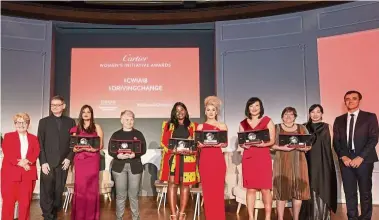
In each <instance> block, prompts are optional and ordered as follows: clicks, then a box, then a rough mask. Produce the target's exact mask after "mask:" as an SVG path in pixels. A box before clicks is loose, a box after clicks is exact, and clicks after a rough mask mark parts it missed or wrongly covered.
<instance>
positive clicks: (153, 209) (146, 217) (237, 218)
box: [30, 197, 379, 220]
mask: <svg viewBox="0 0 379 220" xmlns="http://www.w3.org/2000/svg"><path fill="white" fill-rule="evenodd" d="M190 200H191V199H190ZM155 201H156V200H155V197H140V217H141V220H169V216H170V212H169V209H168V207H167V205H166V209H163V206H162V207H161V209H160V211H159V212H158V211H157V203H156V202H155ZM194 204H195V202H194V200H193V201H190V202H189V204H188V207H187V220H192V219H193V213H194ZM225 204H226V205H225V210H226V219H227V220H245V219H246V220H248V216H247V210H246V207H245V206H242V207H241V210H240V213H239V215H236V210H237V203H235V201H234V200H226V201H225ZM100 206H101V217H100V219H104V220H105V219H106V220H114V219H116V215H115V202H114V200H112V202H109V201H104V200H103V199H101V204H100ZM129 210H130V209H129V203H128V202H127V204H126V212H125V216H124V219H125V220H126V219H128V220H129V219H131V215H130V211H129ZM30 211H31V218H30V219H31V220H43V218H42V216H41V214H42V213H41V209H40V206H39V200H33V202H32V205H31V210H30ZM345 213H346V207H345V205H343V204H340V205H338V210H337V213H336V214H333V215H332V220H346V219H347V217H346V215H345ZM285 216H286V217H285V219H286V220H287V219H288V220H291V219H292V218H291V213H290V211H289V210H288V209H286V212H285ZM58 219H59V220H69V219H70V207H69V209H68V210H67V212H66V213H65V212H63V211H61V212H60V213H59V215H58ZM200 219H201V220H205V217H204V212H203V210H202V212H201V215H200ZM272 219H275V214H274V213H273V215H272ZM372 219H379V206H378V205H376V206H374V211H373V216H372ZM212 220H213V219H212ZM258 220H264V212H263V210H260V212H259V214H258Z"/></svg>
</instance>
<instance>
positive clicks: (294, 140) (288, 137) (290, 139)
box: [279, 134, 313, 148]
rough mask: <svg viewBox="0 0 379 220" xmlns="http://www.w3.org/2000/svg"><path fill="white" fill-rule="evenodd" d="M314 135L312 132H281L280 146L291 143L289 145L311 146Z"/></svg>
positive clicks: (295, 146)
mask: <svg viewBox="0 0 379 220" xmlns="http://www.w3.org/2000/svg"><path fill="white" fill-rule="evenodd" d="M312 143H313V136H312V135H310V134H279V146H284V145H287V144H288V145H289V146H288V147H293V148H298V147H305V146H311V145H312Z"/></svg>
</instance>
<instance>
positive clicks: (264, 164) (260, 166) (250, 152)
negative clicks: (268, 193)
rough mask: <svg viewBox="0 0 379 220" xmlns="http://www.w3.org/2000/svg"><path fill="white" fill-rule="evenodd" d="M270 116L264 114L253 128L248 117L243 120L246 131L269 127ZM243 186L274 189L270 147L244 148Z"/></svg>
mask: <svg viewBox="0 0 379 220" xmlns="http://www.w3.org/2000/svg"><path fill="white" fill-rule="evenodd" d="M270 120H271V119H270V118H269V117H267V116H264V117H263V118H262V119H261V121H260V122H259V123H258V124H257V125H256V126H255V128H252V127H251V126H250V124H249V123H248V121H247V119H245V120H243V121H242V122H241V126H242V127H243V129H244V130H245V131H254V130H263V129H267V124H268V123H269V122H270ZM242 177H243V187H244V188H247V189H272V162H271V155H270V148H269V147H254V146H251V147H250V148H249V149H244V151H243V156H242Z"/></svg>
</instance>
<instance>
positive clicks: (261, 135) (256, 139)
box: [238, 129, 270, 145]
mask: <svg viewBox="0 0 379 220" xmlns="http://www.w3.org/2000/svg"><path fill="white" fill-rule="evenodd" d="M262 141H263V142H269V141H270V132H269V130H268V129H263V130H255V131H242V132H238V144H245V145H254V144H259V143H261V142H262Z"/></svg>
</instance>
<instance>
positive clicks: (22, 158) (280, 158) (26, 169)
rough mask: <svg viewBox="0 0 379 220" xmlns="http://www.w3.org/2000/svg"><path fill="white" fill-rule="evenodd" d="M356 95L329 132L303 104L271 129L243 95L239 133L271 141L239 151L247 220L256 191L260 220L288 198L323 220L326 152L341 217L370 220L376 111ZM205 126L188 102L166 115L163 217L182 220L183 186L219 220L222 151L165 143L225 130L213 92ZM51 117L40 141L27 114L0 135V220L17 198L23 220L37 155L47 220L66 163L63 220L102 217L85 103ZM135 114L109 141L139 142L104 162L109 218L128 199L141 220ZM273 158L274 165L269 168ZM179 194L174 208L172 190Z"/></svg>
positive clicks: (329, 190)
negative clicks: (70, 186) (111, 184)
mask: <svg viewBox="0 0 379 220" xmlns="http://www.w3.org/2000/svg"><path fill="white" fill-rule="evenodd" d="M361 99H362V95H361V94H360V93H359V92H357V91H349V92H347V93H346V94H345V96H344V102H345V105H346V107H347V110H348V112H349V113H348V114H344V115H341V116H339V117H337V118H336V120H335V123H334V125H333V128H332V127H331V126H330V125H329V124H327V123H325V122H323V121H322V115H323V113H324V109H323V107H322V106H321V105H318V104H315V105H312V106H311V107H310V108H309V120H308V122H307V123H305V124H298V123H296V122H295V120H296V118H297V111H296V109H295V108H293V107H286V108H284V109H283V111H282V113H281V119H282V122H281V123H279V124H276V125H275V124H274V123H273V121H272V120H271V119H270V118H269V117H268V116H265V114H264V107H263V103H262V101H261V100H260V99H259V98H256V97H253V98H250V99H249V100H248V101H247V103H246V107H245V116H246V117H245V119H244V120H242V121H241V122H240V125H239V131H241V132H242V131H254V130H262V129H268V130H269V134H270V141H268V142H261V143H259V144H254V145H240V147H241V148H243V158H242V175H243V186H244V187H245V188H246V189H247V190H246V205H247V209H248V213H249V219H254V216H253V215H254V203H255V197H256V192H257V191H261V192H262V196H263V203H264V207H265V219H266V220H268V219H271V211H272V200H273V199H275V200H276V201H277V211H278V212H277V213H278V219H279V220H282V219H283V215H284V208H285V203H286V201H288V200H291V201H292V209H293V219H295V220H298V219H302V220H303V219H306V220H328V219H330V212H331V211H333V212H335V211H336V209H337V180H336V170H335V165H334V161H333V152H332V146H334V149H335V152H336V154H337V156H338V159H339V160H338V161H339V166H340V169H341V173H342V180H343V186H344V191H345V196H346V203H347V215H348V218H349V220H350V219H351V220H358V219H360V220H361V219H362V220H369V219H371V215H372V194H371V189H372V172H373V163H374V162H376V161H378V158H377V155H376V152H375V146H376V144H377V143H378V132H379V129H378V120H377V118H376V115H375V114H373V113H369V112H364V111H362V110H360V109H359V103H360V100H361ZM204 106H205V110H204V111H205V116H206V118H205V122H204V123H202V124H197V123H195V122H192V121H191V120H190V118H189V114H188V111H187V108H186V106H185V105H184V104H183V103H181V102H177V103H175V105H174V106H173V108H172V111H171V117H170V119H169V120H168V121H165V122H163V124H162V135H161V147H162V161H161V167H160V174H159V179H160V180H161V181H167V182H168V192H167V195H168V201H169V207H170V211H171V215H170V219H171V220H183V219H186V213H185V210H186V206H187V202H188V199H189V194H190V188H191V187H193V186H194V185H195V184H198V183H200V184H201V187H202V190H203V197H204V210H205V217H206V219H208V220H209V219H211V220H213V219H217V220H223V219H225V218H226V216H225V204H224V189H225V175H226V163H225V159H224V155H223V151H222V148H224V147H226V146H227V143H221V144H218V145H216V146H212V147H210V146H207V145H204V144H202V143H197V144H198V149H199V150H198V151H197V152H196V153H195V154H187V155H180V154H175V153H174V152H173V151H172V150H171V149H169V147H168V143H169V140H170V138H183V139H194V138H195V137H194V135H195V131H197V130H220V131H227V130H228V128H227V126H226V125H225V124H224V123H222V122H219V121H218V115H219V113H220V108H221V101H220V99H219V98H217V97H216V96H209V97H207V98H206V99H205V100H204ZM50 107H51V112H52V114H51V115H50V116H48V117H46V118H43V119H41V120H40V121H39V126H38V137H37V136H34V135H32V134H30V133H28V132H27V129H28V127H29V124H30V117H29V116H28V114H26V113H19V114H17V115H15V116H14V125H15V128H16V131H15V132H10V133H7V134H5V136H4V140H3V141H2V149H3V152H4V159H3V165H2V170H1V186H2V187H1V193H2V198H3V208H2V219H3V220H11V219H13V213H14V206H15V202H16V201H18V203H19V220H28V219H29V209H30V201H31V198H32V193H33V189H34V186H35V181H36V180H37V169H36V161H37V159H38V158H39V160H40V164H41V168H42V172H41V176H40V180H41V184H40V185H41V186H40V187H41V190H40V206H41V209H42V212H43V217H44V219H45V220H55V219H57V212H58V211H59V210H60V208H61V206H62V202H61V200H62V194H63V191H64V187H65V184H66V179H67V172H68V168H69V166H70V165H72V164H73V165H74V173H75V183H74V197H73V204H72V212H71V219H73V220H84V219H85V220H98V219H100V202H99V166H100V165H99V164H100V154H99V151H100V150H101V149H103V146H104V144H103V142H104V140H103V137H104V135H103V131H102V129H101V127H100V126H99V125H98V124H96V123H95V121H94V113H93V109H92V107H91V106H89V105H84V106H83V107H82V108H81V111H80V114H79V117H78V123H77V124H76V123H75V121H74V120H73V119H71V118H69V117H66V116H63V115H62V114H63V111H64V109H65V107H66V105H65V101H64V99H63V98H62V97H60V96H55V97H53V98H52V100H51V103H50ZM134 119H135V116H134V113H133V112H132V111H129V110H126V111H123V112H122V113H121V115H120V122H121V124H122V128H121V129H120V130H118V131H116V132H114V133H113V134H112V136H111V140H131V139H133V140H140V142H141V149H142V150H141V152H138V153H137V152H136V153H131V154H124V153H115V152H111V151H110V148H109V147H108V153H109V155H110V156H112V157H113V158H114V159H113V161H112V164H111V169H112V176H113V179H114V181H115V188H116V218H117V219H118V220H121V219H123V215H124V212H125V201H126V199H127V196H128V197H129V201H130V208H131V212H132V218H133V220H139V219H140V217H139V205H138V194H139V190H140V181H141V174H142V171H143V167H142V163H141V159H140V157H141V156H142V155H143V154H145V152H146V141H145V138H144V135H143V134H142V133H141V132H140V131H138V130H137V129H135V128H134ZM280 134H312V135H313V136H314V142H313V143H312V144H311V145H310V146H304V147H301V148H292V147H290V146H288V145H286V146H280V145H279V135H280ZM71 135H80V136H88V137H100V148H99V149H90V150H85V151H83V149H79V148H74V149H71V148H70V147H69V145H70V136H71ZM272 156H273V158H274V164H273V165H272V162H271V161H272V159H271V158H272ZM357 185H358V189H359V193H360V200H361V215H360V216H358V210H357V206H358V205H357V204H358V202H357ZM178 188H180V198H179V201H180V206H179V207H177V200H178V198H177V194H178V193H177V192H178Z"/></svg>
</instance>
